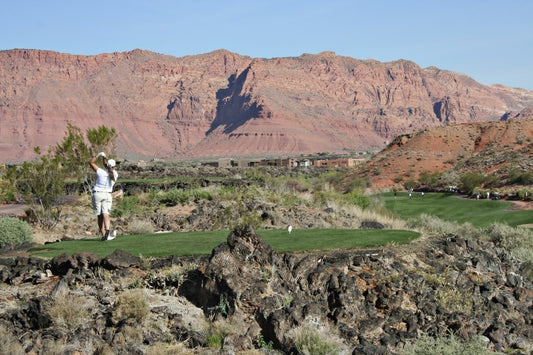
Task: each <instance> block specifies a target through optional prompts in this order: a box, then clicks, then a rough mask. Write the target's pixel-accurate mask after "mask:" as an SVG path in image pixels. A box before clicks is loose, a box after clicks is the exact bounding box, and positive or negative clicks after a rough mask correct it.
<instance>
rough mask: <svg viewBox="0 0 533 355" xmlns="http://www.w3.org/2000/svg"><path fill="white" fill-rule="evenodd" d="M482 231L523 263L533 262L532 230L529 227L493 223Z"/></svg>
mask: <svg viewBox="0 0 533 355" xmlns="http://www.w3.org/2000/svg"><path fill="white" fill-rule="evenodd" d="M484 232H485V235H486V238H488V239H489V240H491V241H492V242H493V243H495V244H496V245H498V246H501V247H502V248H504V249H506V250H508V251H509V252H511V253H512V254H513V255H514V256H515V257H517V258H518V260H520V261H521V262H522V263H523V264H531V263H533V232H532V231H531V230H530V229H528V228H520V227H516V228H514V227H511V226H508V225H506V224H502V223H493V224H491V225H489V226H488V227H487V228H485V230H484Z"/></svg>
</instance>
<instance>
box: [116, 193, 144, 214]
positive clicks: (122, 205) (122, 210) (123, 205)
mask: <svg viewBox="0 0 533 355" xmlns="http://www.w3.org/2000/svg"><path fill="white" fill-rule="evenodd" d="M140 211H141V204H140V198H139V196H137V195H128V196H124V197H123V198H122V199H120V202H119V201H117V200H114V201H113V208H112V209H111V217H113V218H117V217H124V218H129V217H131V216H132V215H134V214H137V213H139V212H140Z"/></svg>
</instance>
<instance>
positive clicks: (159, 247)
mask: <svg viewBox="0 0 533 355" xmlns="http://www.w3.org/2000/svg"><path fill="white" fill-rule="evenodd" d="M229 233H230V232H229V231H213V232H174V233H158V234H147V235H125V236H118V237H117V238H116V239H115V240H112V241H107V242H103V241H101V240H100V239H83V240H72V241H63V242H58V243H53V244H46V245H42V246H38V247H34V248H31V249H30V250H29V252H30V253H31V254H32V255H34V256H40V257H46V258H51V257H54V256H57V255H60V254H69V255H72V254H75V253H79V252H92V253H95V254H97V255H98V256H100V257H105V256H107V255H109V254H111V253H113V251H114V250H115V249H122V250H124V251H125V252H127V253H129V254H132V255H137V256H143V257H165V256H169V255H176V256H184V255H208V254H210V253H211V251H212V250H213V248H215V247H216V246H218V245H219V244H221V243H225V242H226V240H227V237H228V235H229ZM257 233H258V234H259V235H260V236H261V237H262V238H263V240H264V241H265V243H267V244H268V245H270V246H271V247H272V248H274V250H276V251H278V252H305V251H316V250H336V249H356V248H376V247H381V246H384V245H387V244H391V243H394V244H404V243H409V242H411V241H413V240H415V239H416V238H418V237H419V234H418V233H416V232H412V231H404V230H389V229H387V230H383V229H381V230H374V229H368V230H362V229H355V230H353V229H295V230H293V231H292V233H291V234H289V233H288V232H287V231H286V230H260V231H257Z"/></svg>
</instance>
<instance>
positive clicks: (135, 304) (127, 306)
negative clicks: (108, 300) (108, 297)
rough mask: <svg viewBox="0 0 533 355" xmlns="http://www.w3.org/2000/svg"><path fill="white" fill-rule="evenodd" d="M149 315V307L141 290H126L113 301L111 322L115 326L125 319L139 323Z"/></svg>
mask: <svg viewBox="0 0 533 355" xmlns="http://www.w3.org/2000/svg"><path fill="white" fill-rule="evenodd" d="M149 313H150V306H149V305H148V301H147V300H146V296H145V294H144V291H143V290H142V289H128V290H125V291H124V292H122V293H121V294H120V295H119V296H118V298H117V300H116V301H115V309H114V310H113V315H112V318H111V319H112V321H113V323H114V324H117V323H119V322H121V321H123V320H125V319H134V320H135V321H137V322H138V323H141V322H142V321H143V320H144V319H145V318H146V317H147V316H148V314H149Z"/></svg>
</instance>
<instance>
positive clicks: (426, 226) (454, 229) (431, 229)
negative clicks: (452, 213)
mask: <svg viewBox="0 0 533 355" xmlns="http://www.w3.org/2000/svg"><path fill="white" fill-rule="evenodd" d="M407 226H408V227H409V228H412V229H415V230H418V231H420V232H421V233H424V234H432V235H445V234H454V235H460V236H463V237H465V238H479V237H481V232H480V231H479V229H477V228H476V227H474V226H473V225H472V224H471V223H464V224H459V223H457V222H448V221H444V220H442V219H440V218H439V217H436V216H432V215H428V214H424V213H423V214H421V215H420V216H418V217H417V218H412V219H410V220H409V221H407Z"/></svg>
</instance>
